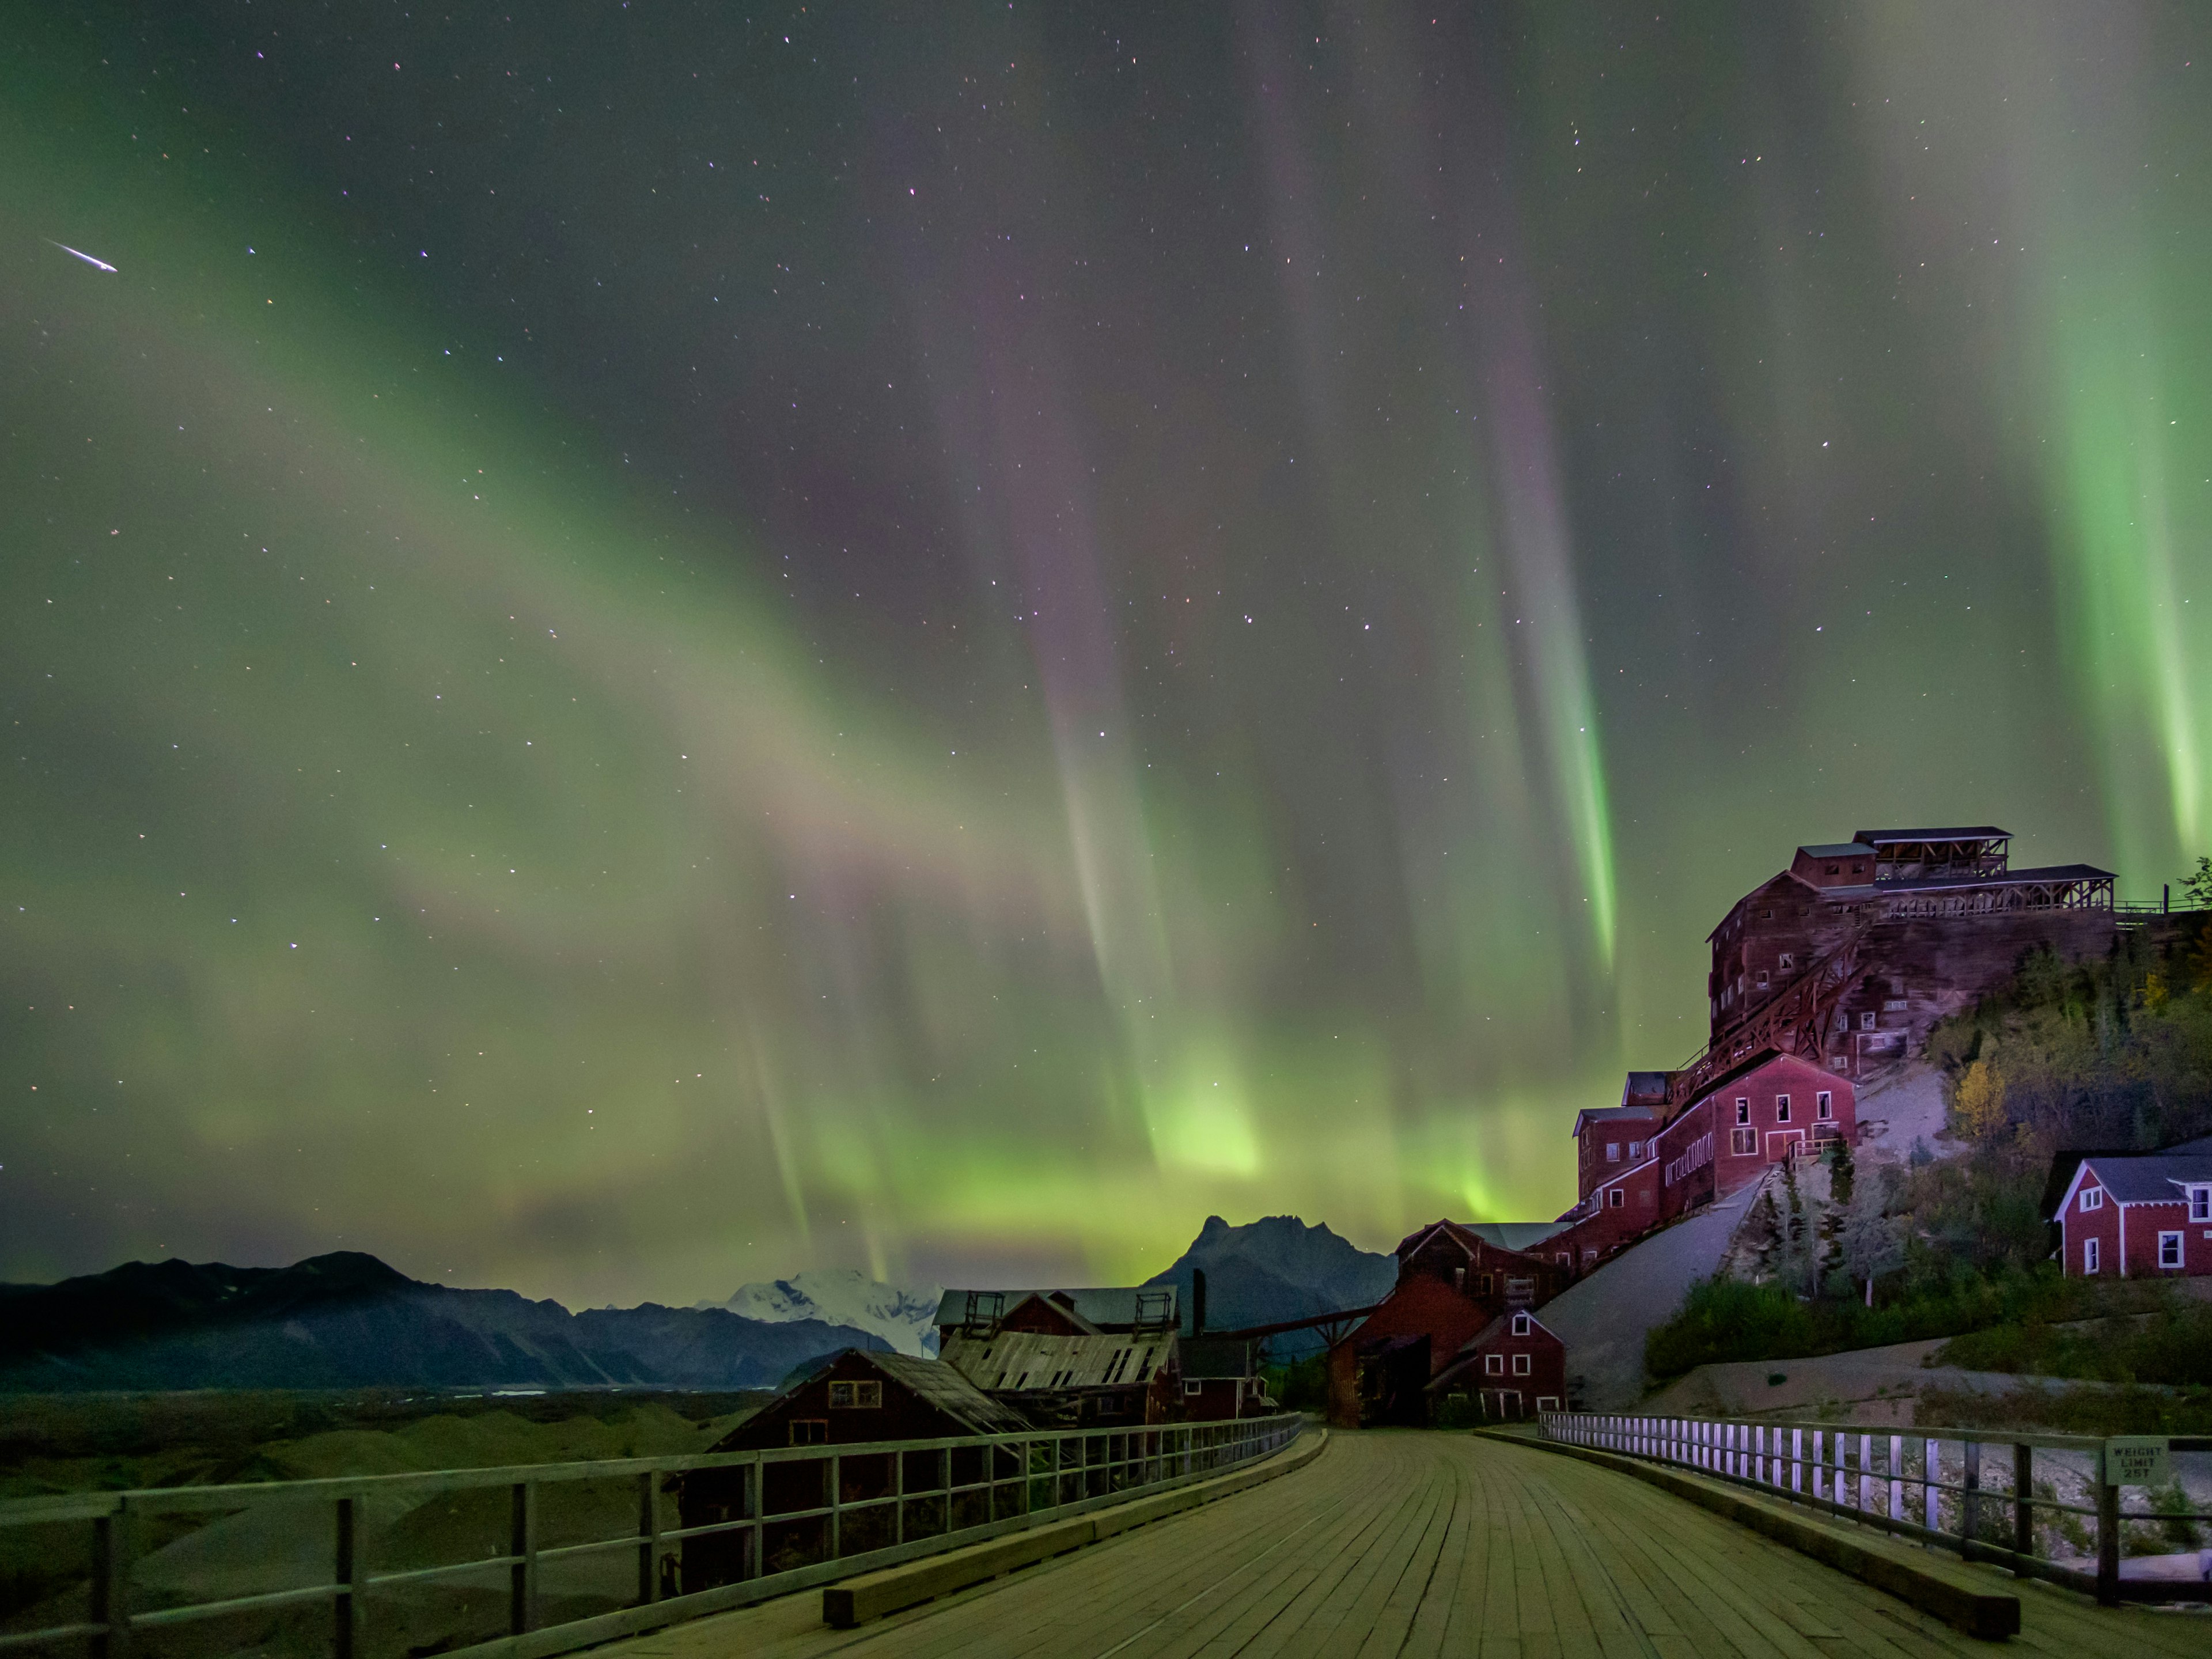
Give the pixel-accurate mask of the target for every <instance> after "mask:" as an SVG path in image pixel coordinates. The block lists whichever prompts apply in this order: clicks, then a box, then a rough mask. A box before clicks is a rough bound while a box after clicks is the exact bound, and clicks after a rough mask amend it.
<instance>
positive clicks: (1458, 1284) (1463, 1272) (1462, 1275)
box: [1452, 1267, 1467, 1291]
mask: <svg viewBox="0 0 2212 1659" xmlns="http://www.w3.org/2000/svg"><path fill="white" fill-rule="evenodd" d="M1452 1288H1453V1289H1454V1290H1455V1291H1464V1290H1466V1289H1467V1269H1466V1268H1464V1267H1454V1268H1453V1269H1452Z"/></svg>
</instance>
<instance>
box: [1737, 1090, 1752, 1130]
mask: <svg viewBox="0 0 2212 1659" xmlns="http://www.w3.org/2000/svg"><path fill="white" fill-rule="evenodd" d="M1735 1121H1737V1122H1739V1123H1748V1122H1750V1121H1751V1102H1750V1101H1749V1100H1748V1099H1747V1097H1744V1096H1742V1095H1738V1096H1737V1097H1735Z"/></svg>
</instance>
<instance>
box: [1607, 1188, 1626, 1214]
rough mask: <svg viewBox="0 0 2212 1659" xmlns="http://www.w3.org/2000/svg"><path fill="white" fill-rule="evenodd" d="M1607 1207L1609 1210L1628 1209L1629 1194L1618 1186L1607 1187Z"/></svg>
mask: <svg viewBox="0 0 2212 1659" xmlns="http://www.w3.org/2000/svg"><path fill="white" fill-rule="evenodd" d="M1605 1207H1606V1208H1607V1209H1608V1210H1625V1209H1626V1208H1627V1207H1628V1194H1626V1193H1625V1192H1623V1191H1622V1190H1621V1189H1620V1188H1618V1187H1608V1188H1606V1189H1605Z"/></svg>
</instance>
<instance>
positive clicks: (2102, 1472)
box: [2097, 1450, 2120, 1607]
mask: <svg viewBox="0 0 2212 1659" xmlns="http://www.w3.org/2000/svg"><path fill="white" fill-rule="evenodd" d="M2097 1601H2098V1602H2099V1604H2100V1605H2101V1606H2104V1607H2118V1606H2119V1604H2120V1489H2119V1488H2118V1486H2114V1485H2113V1484H2112V1464H2111V1460H2110V1458H2109V1457H2108V1455H2106V1453H2105V1452H2103V1451H2101V1450H2100V1451H2099V1452H2098V1454H2097Z"/></svg>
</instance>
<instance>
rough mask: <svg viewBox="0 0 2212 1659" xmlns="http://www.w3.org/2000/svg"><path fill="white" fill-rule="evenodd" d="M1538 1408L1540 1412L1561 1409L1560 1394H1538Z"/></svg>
mask: <svg viewBox="0 0 2212 1659" xmlns="http://www.w3.org/2000/svg"><path fill="white" fill-rule="evenodd" d="M1536 1409H1537V1410H1538V1411H1540V1412H1555V1411H1557V1410H1559V1395H1555V1394H1540V1395H1537V1396H1536Z"/></svg>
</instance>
